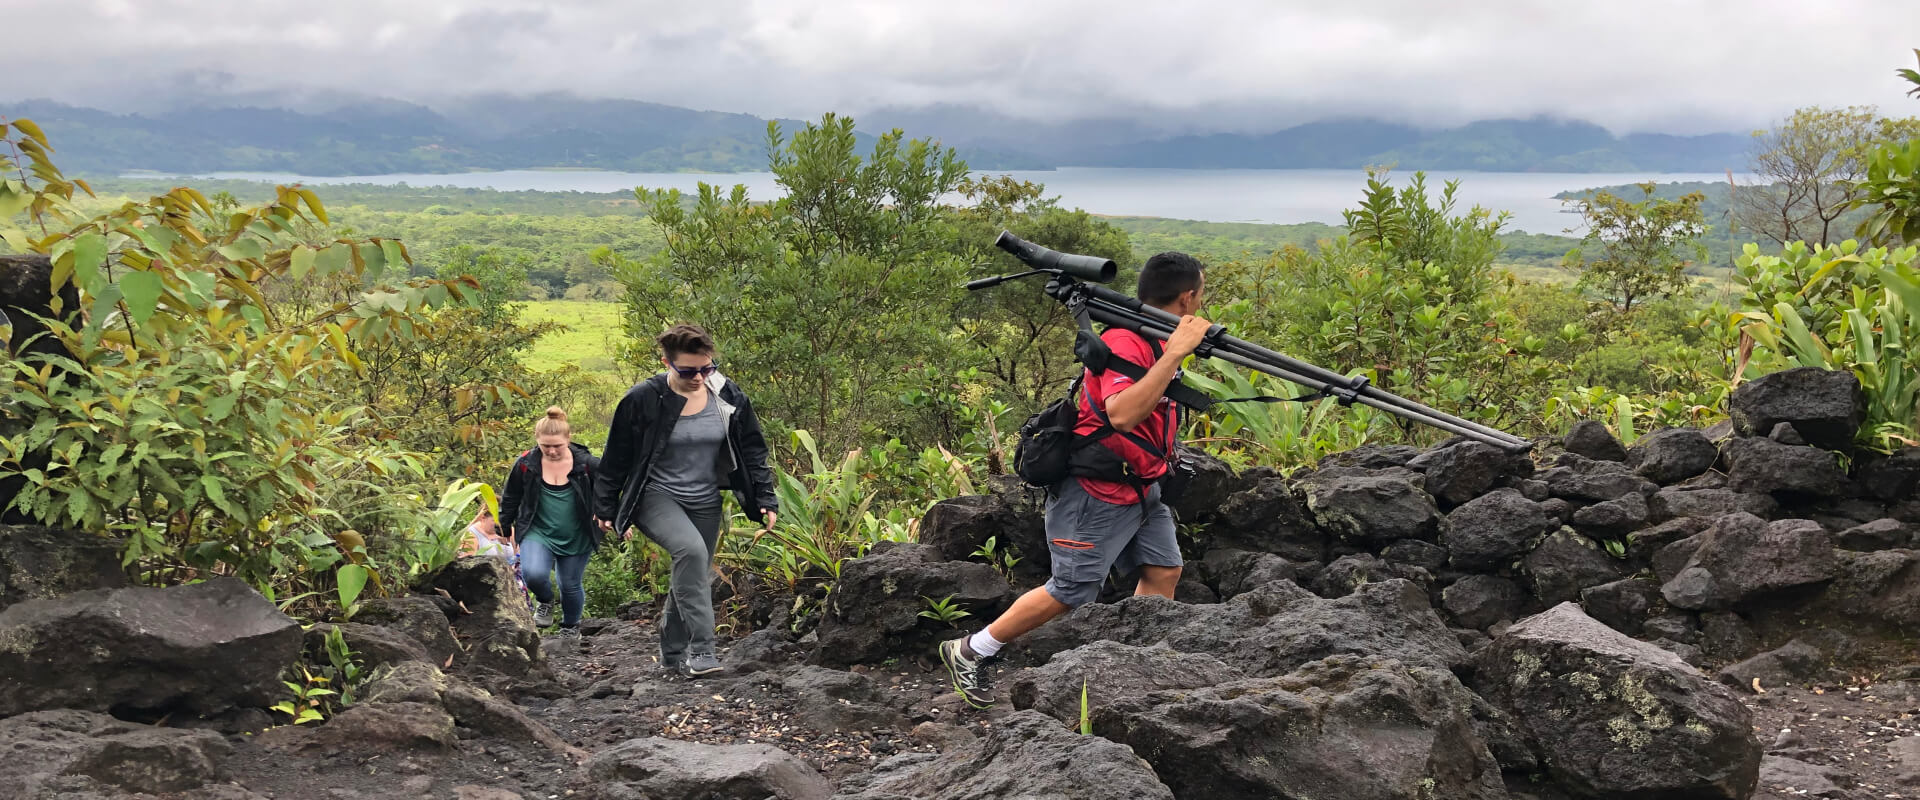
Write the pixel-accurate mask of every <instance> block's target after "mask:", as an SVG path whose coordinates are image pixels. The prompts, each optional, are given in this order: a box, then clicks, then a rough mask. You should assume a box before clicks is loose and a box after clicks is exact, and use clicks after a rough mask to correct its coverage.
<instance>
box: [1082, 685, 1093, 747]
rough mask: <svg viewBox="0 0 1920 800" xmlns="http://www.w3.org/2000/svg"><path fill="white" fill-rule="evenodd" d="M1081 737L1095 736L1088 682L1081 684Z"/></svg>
mask: <svg viewBox="0 0 1920 800" xmlns="http://www.w3.org/2000/svg"><path fill="white" fill-rule="evenodd" d="M1080 735H1082V736H1092V735H1093V714H1092V709H1091V708H1090V707H1089V706H1088V704H1087V682H1086V681H1081V682H1080Z"/></svg>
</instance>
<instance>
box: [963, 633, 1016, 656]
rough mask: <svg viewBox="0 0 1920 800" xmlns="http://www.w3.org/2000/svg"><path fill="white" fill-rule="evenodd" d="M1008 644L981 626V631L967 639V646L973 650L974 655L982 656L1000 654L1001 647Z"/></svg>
mask: <svg viewBox="0 0 1920 800" xmlns="http://www.w3.org/2000/svg"><path fill="white" fill-rule="evenodd" d="M1006 646H1007V643H1006V642H1003V641H1000V640H999V639H995V638H993V634H991V633H988V632H987V629H986V628H981V629H980V632H979V633H976V634H974V635H973V636H972V637H970V638H968V639H967V647H968V648H969V649H971V650H973V654H974V655H977V656H980V657H981V658H985V657H987V656H993V655H999V654H1000V648H1002V647H1006Z"/></svg>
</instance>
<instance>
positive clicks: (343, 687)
mask: <svg viewBox="0 0 1920 800" xmlns="http://www.w3.org/2000/svg"><path fill="white" fill-rule="evenodd" d="M326 649H327V665H326V666H325V667H322V668H321V672H322V673H323V674H324V676H325V677H326V678H327V680H328V682H329V683H331V684H332V685H334V686H338V687H340V688H339V692H340V705H342V706H350V705H353V693H354V692H356V691H359V689H360V684H361V683H363V682H365V681H366V678H367V675H366V672H367V671H366V667H364V666H363V665H361V663H360V654H359V653H355V652H354V651H353V648H352V647H350V646H348V645H347V637H346V635H345V634H343V633H341V629H340V627H339V626H334V628H333V629H332V630H330V631H327V638H326Z"/></svg>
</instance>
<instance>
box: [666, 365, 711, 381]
mask: <svg viewBox="0 0 1920 800" xmlns="http://www.w3.org/2000/svg"><path fill="white" fill-rule="evenodd" d="M667 366H669V367H673V371H674V372H678V373H680V377H682V378H691V377H693V376H695V375H712V374H713V373H715V372H717V371H719V369H720V365H719V364H708V365H706V366H704V367H683V366H680V365H678V364H668V365H667Z"/></svg>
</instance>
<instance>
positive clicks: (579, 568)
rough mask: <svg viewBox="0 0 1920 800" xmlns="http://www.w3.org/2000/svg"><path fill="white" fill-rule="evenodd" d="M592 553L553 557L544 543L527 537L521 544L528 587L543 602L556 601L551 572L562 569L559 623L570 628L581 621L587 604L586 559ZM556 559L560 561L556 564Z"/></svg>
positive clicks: (523, 572) (524, 574)
mask: <svg viewBox="0 0 1920 800" xmlns="http://www.w3.org/2000/svg"><path fill="white" fill-rule="evenodd" d="M591 558H593V554H592V553H581V554H580V555H577V556H561V557H560V558H557V559H556V558H554V555H553V552H552V551H550V550H548V549H547V545H546V543H545V542H542V541H540V540H539V539H528V540H526V541H524V542H521V543H520V570H521V574H522V575H523V576H524V577H525V578H526V581H527V588H529V589H532V590H533V596H534V597H535V598H536V599H538V600H539V601H540V602H542V603H551V602H553V581H552V578H551V576H550V575H549V574H548V573H551V572H553V571H554V569H555V567H556V566H557V567H558V568H559V571H560V624H561V626H563V627H567V628H571V627H574V626H576V625H579V624H580V612H581V610H583V609H585V608H586V606H587V588H586V580H587V561H588V560H589V559H591ZM555 562H558V563H557V564H556V563H555Z"/></svg>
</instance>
